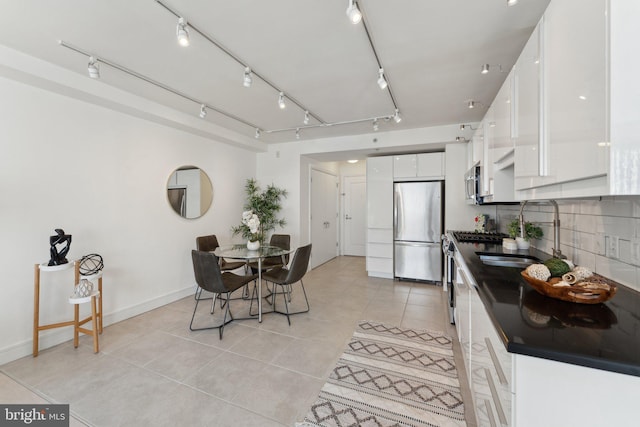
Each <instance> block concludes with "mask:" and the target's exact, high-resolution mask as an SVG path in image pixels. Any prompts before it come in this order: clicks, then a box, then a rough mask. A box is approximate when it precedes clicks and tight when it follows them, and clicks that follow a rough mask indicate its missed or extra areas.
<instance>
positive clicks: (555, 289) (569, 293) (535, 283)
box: [520, 271, 618, 304]
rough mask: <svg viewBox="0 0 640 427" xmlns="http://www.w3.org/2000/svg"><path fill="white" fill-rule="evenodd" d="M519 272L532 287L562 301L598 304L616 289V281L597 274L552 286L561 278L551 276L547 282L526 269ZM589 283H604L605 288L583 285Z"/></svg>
mask: <svg viewBox="0 0 640 427" xmlns="http://www.w3.org/2000/svg"><path fill="white" fill-rule="evenodd" d="M520 274H522V277H524V279H525V280H526V281H527V282H528V283H529V284H530V285H531V287H533V289H535V290H536V291H538V292H539V293H541V294H542V295H546V296H548V297H551V298H556V299H559V300H562V301H569V302H577V303H580V304H598V303H601V302H605V301H608V300H610V299H611V298H613V296H614V295H615V294H616V292H617V291H618V286H617V284H616V282H614V281H612V280H610V279H607V278H606V277H603V276H600V275H599V274H594V275H593V276H591V277H587V278H586V279H584V280H581V281H579V282H577V283H575V284H574V285H572V286H553V285H554V284H555V283H558V282H559V281H560V280H562V279H561V278H559V277H552V278H551V279H549V281H548V282H544V281H542V280H538V279H535V278H533V277H531V276H529V275H528V274H527V272H526V271H522V272H520ZM589 283H595V284H600V285H606V289H590V288H588V287H585V286H586V285H588V284H589Z"/></svg>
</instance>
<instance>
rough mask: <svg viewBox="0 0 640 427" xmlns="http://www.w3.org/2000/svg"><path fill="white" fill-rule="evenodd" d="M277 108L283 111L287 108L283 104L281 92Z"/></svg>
mask: <svg viewBox="0 0 640 427" xmlns="http://www.w3.org/2000/svg"><path fill="white" fill-rule="evenodd" d="M278 107H280V109H281V110H284V109H285V108H286V107H287V104H285V102H284V93H283V92H280V94H279V95H278Z"/></svg>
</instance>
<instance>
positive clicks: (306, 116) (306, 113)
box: [302, 111, 309, 125]
mask: <svg viewBox="0 0 640 427" xmlns="http://www.w3.org/2000/svg"><path fill="white" fill-rule="evenodd" d="M302 123H304V124H305V125H308V124H309V111H305V112H304V120H303V121H302Z"/></svg>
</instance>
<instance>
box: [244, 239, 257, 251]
mask: <svg viewBox="0 0 640 427" xmlns="http://www.w3.org/2000/svg"><path fill="white" fill-rule="evenodd" d="M247 249H249V250H250V251H257V250H258V249H260V240H254V241H248V242H247Z"/></svg>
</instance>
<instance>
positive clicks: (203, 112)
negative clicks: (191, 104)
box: [200, 104, 207, 119]
mask: <svg viewBox="0 0 640 427" xmlns="http://www.w3.org/2000/svg"><path fill="white" fill-rule="evenodd" d="M205 117H207V107H206V105H204V104H202V105H201V106H200V118H201V119H204V118H205Z"/></svg>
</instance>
